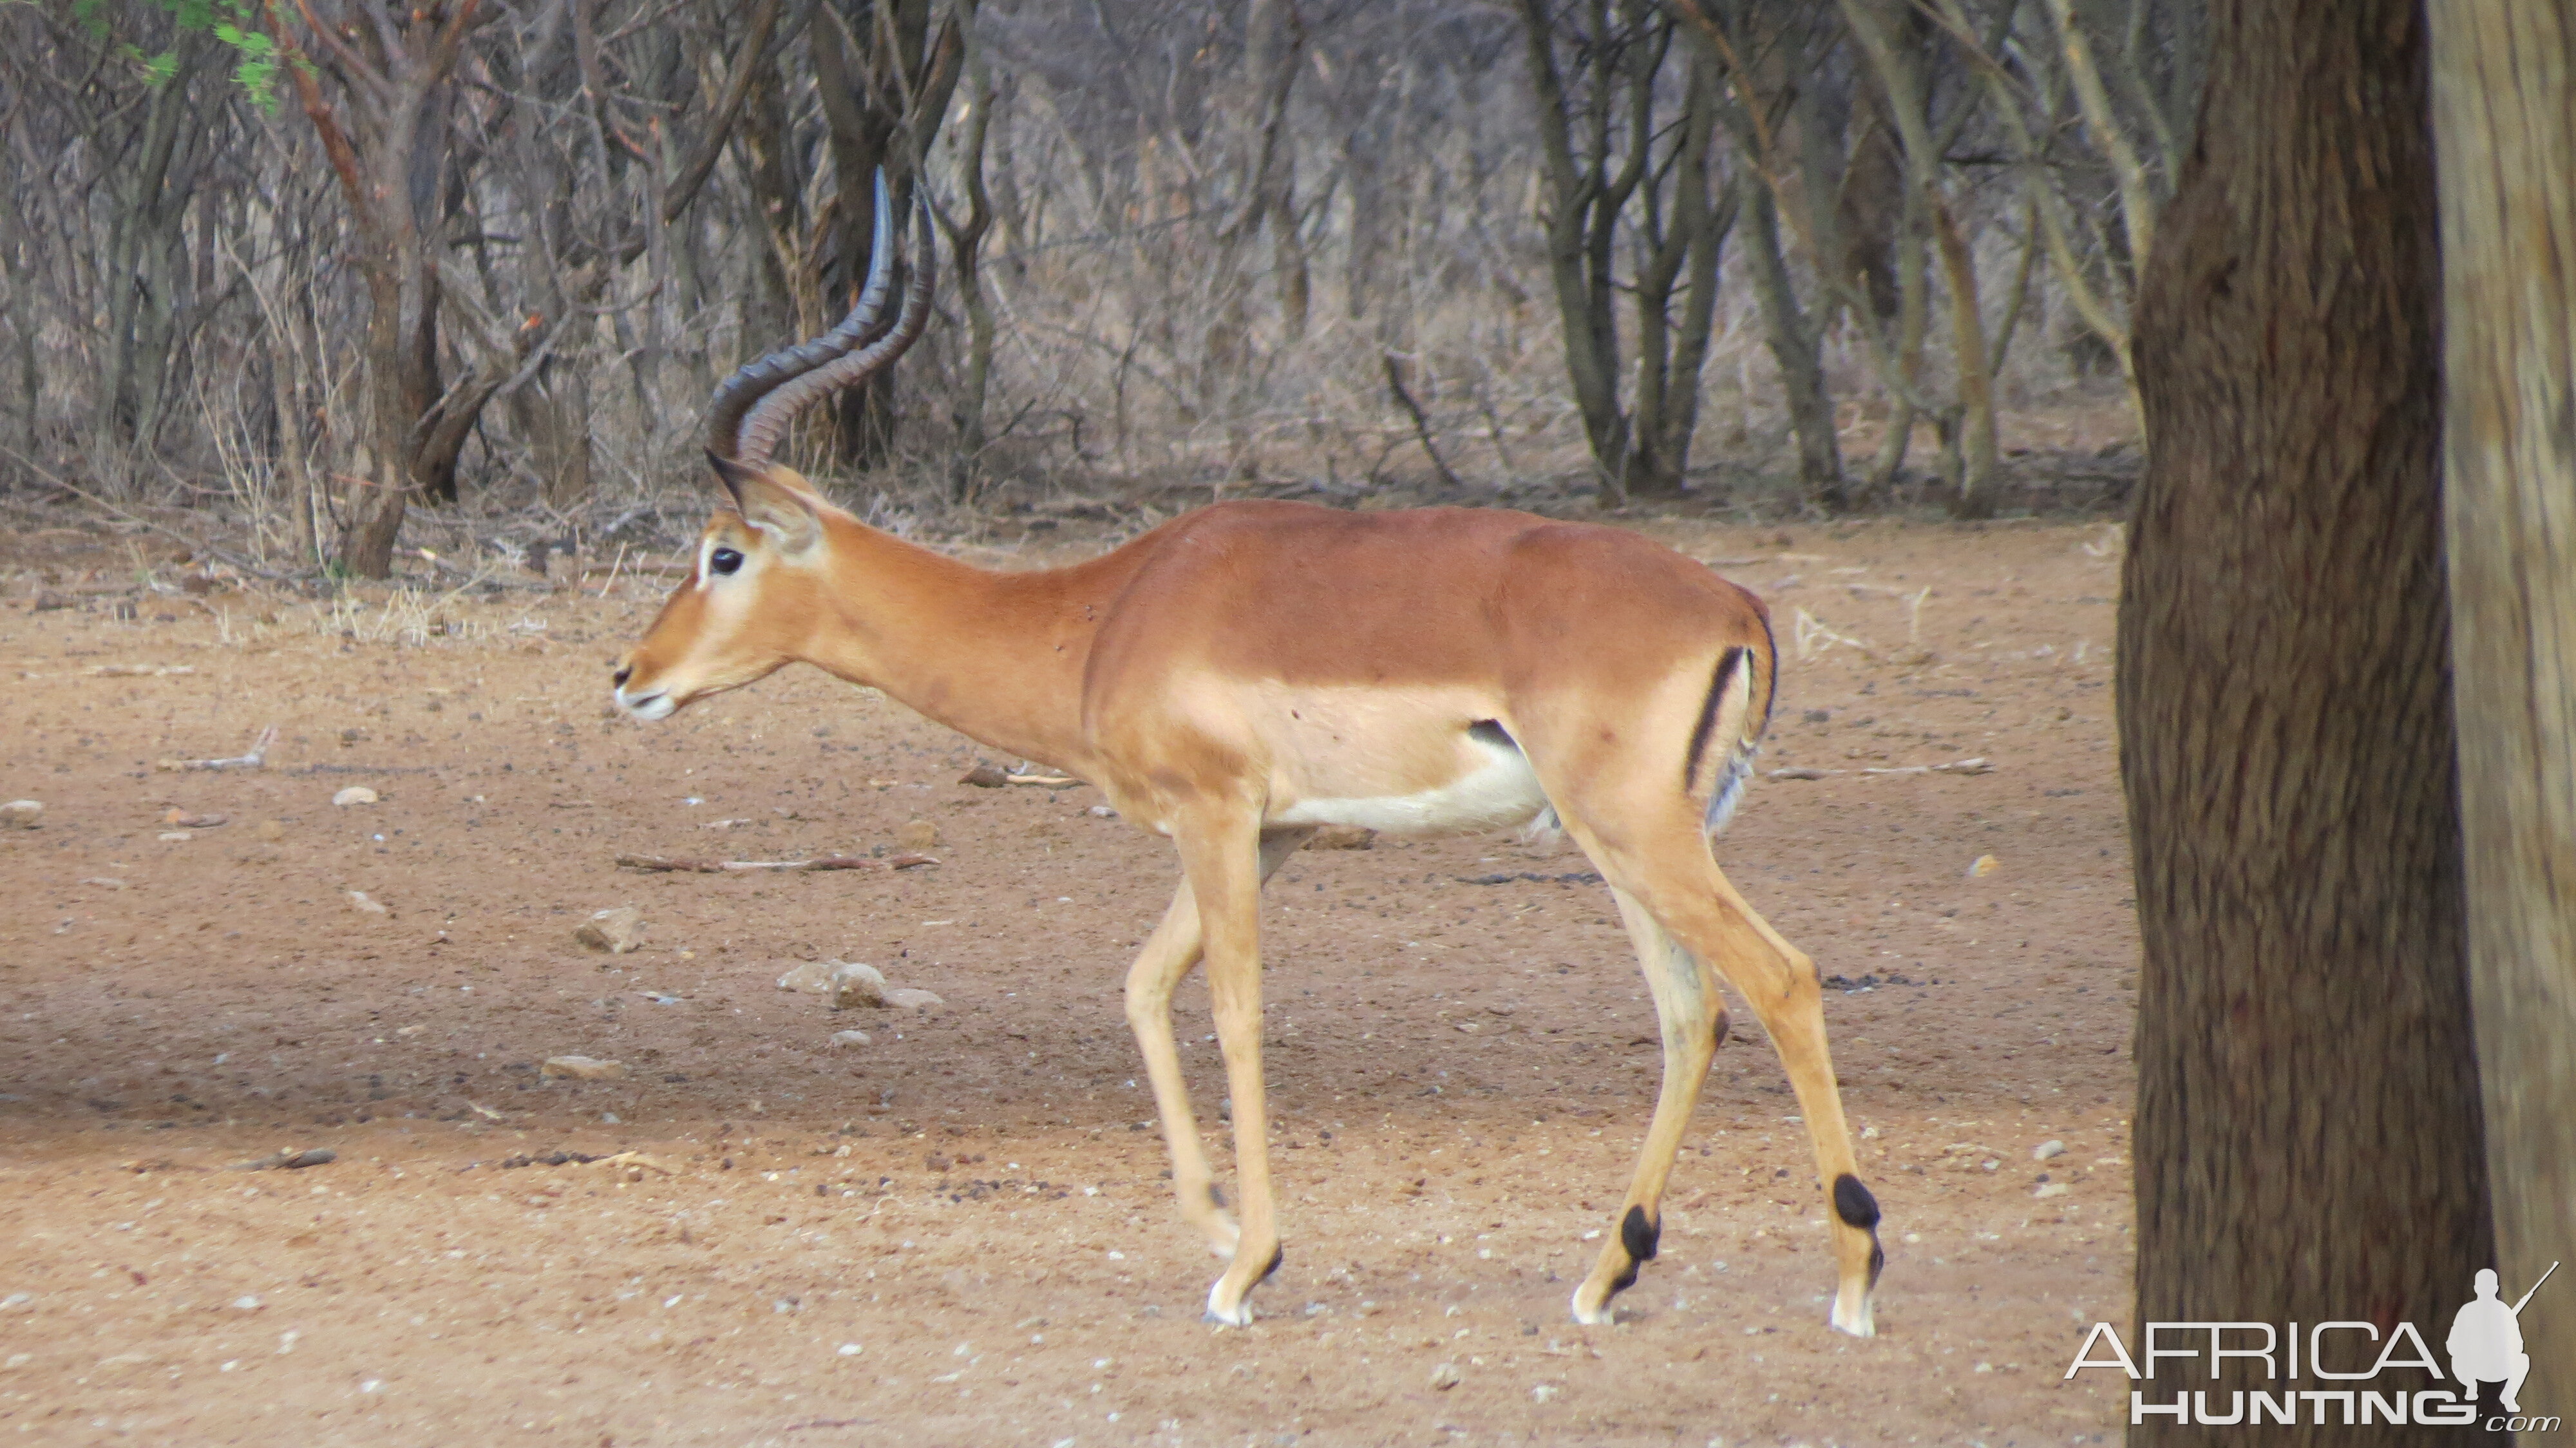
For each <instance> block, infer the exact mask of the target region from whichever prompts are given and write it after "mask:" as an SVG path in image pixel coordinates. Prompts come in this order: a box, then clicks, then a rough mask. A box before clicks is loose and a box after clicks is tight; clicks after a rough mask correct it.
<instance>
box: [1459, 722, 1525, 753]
mask: <svg viewBox="0 0 2576 1448" xmlns="http://www.w3.org/2000/svg"><path fill="white" fill-rule="evenodd" d="M1467 737H1468V738H1470V739H1473V740H1475V741H1476V742H1477V743H1479V744H1490V745H1492V746H1494V747H1495V748H1497V749H1510V750H1515V751H1516V750H1518V749H1519V748H1520V747H1521V743H1520V741H1519V740H1517V739H1514V738H1513V737H1512V731H1510V730H1508V729H1506V728H1504V727H1503V725H1502V721H1500V720H1498V719H1479V720H1477V721H1476V722H1475V723H1473V724H1470V725H1468V726H1467Z"/></svg>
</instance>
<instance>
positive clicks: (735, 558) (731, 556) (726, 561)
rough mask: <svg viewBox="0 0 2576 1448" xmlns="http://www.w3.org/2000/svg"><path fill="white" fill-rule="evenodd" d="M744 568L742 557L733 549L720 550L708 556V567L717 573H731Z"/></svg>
mask: <svg viewBox="0 0 2576 1448" xmlns="http://www.w3.org/2000/svg"><path fill="white" fill-rule="evenodd" d="M741 566H742V555H741V554H740V553H737V552H735V551H734V550H733V549H731V548H719V549H717V550H716V551H715V552H713V553H710V554H708V555H707V567H709V568H710V569H713V570H714V571H716V572H717V573H731V572H733V571H734V570H735V569H737V568H740V567H741Z"/></svg>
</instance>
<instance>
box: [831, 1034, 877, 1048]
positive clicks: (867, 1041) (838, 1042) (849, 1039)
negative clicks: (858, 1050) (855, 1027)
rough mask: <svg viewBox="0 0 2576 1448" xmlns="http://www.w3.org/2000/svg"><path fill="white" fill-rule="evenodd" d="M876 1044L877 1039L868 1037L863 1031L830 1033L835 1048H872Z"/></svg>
mask: <svg viewBox="0 0 2576 1448" xmlns="http://www.w3.org/2000/svg"><path fill="white" fill-rule="evenodd" d="M876 1043H877V1038H876V1037H874V1036H871V1035H869V1034H868V1033H867V1032H865V1031H834V1032H833V1033H832V1044H833V1045H835V1046H873V1045H875V1044H876Z"/></svg>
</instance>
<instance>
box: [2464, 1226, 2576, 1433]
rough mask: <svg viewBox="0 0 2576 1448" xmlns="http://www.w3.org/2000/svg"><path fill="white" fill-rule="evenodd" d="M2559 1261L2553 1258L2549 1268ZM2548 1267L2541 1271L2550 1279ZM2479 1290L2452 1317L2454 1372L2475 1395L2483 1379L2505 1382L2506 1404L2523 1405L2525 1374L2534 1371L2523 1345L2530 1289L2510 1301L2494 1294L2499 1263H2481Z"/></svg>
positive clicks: (2534, 1287) (2511, 1408)
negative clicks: (2509, 1304)
mask: <svg viewBox="0 0 2576 1448" xmlns="http://www.w3.org/2000/svg"><path fill="white" fill-rule="evenodd" d="M2557 1270H2558V1264H2557V1263H2555V1262H2552V1263H2550V1264H2549V1272H2555V1271H2557ZM2549 1272H2543V1273H2541V1274H2540V1282H2546V1281H2548V1280H2549ZM2540 1282H2534V1283H2533V1284H2531V1292H2538V1291H2539V1290H2540ZM2477 1290H2478V1295H2477V1298H2476V1299H2475V1300H2474V1301H2472V1302H2470V1303H2469V1304H2468V1305H2467V1306H2465V1307H2462V1308H2461V1309H2460V1312H2459V1315H2458V1316H2457V1317H2454V1318H2452V1319H2451V1337H2450V1340H2449V1342H2447V1343H2446V1344H2445V1346H2447V1347H2449V1348H2450V1350H2451V1376H2453V1377H2455V1378H2458V1379H2459V1380H2460V1386H2461V1387H2462V1388H2464V1389H2466V1390H2467V1391H2468V1392H2469V1393H2471V1394H2472V1395H2474V1394H2475V1393H2476V1392H2477V1390H2478V1384H2480V1383H2502V1384H2504V1397H2503V1398H2502V1400H2501V1401H2502V1402H2503V1403H2504V1410H2505V1411H2506V1412H2508V1413H2519V1412H2521V1411H2522V1403H2521V1402H2520V1401H2519V1399H2520V1397H2521V1394H2522V1380H2523V1379H2524V1378H2527V1377H2530V1376H2531V1354H2529V1353H2527V1352H2524V1351H2523V1350H2522V1322H2521V1317H2522V1308H2523V1304H2524V1303H2527V1302H2529V1301H2531V1292H2526V1293H2524V1294H2522V1298H2521V1300H2520V1301H2517V1302H2516V1303H2514V1304H2513V1305H2512V1306H2511V1307H2507V1306H2505V1305H2504V1303H2503V1302H2501V1301H2499V1300H2498V1299H2497V1297H2496V1275H2495V1269H2493V1268H2491V1267H2481V1268H2479V1269H2478V1283H2477Z"/></svg>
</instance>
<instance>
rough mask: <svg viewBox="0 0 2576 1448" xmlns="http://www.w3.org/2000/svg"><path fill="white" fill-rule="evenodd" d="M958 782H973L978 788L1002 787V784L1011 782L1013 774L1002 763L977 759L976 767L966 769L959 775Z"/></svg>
mask: <svg viewBox="0 0 2576 1448" xmlns="http://www.w3.org/2000/svg"><path fill="white" fill-rule="evenodd" d="M957 782H958V783H959V784H971V785H973V786H975V787H976V788H977V789H1000V788H1001V787H1002V786H1004V785H1006V784H1009V783H1010V782H1011V776H1010V772H1009V771H1008V770H1005V769H1003V768H1002V767H1001V766H1000V765H998V764H987V763H985V762H984V761H983V760H980V759H979V760H977V761H975V767H974V768H973V769H970V770H968V771H966V772H965V773H964V774H963V775H960V776H959V777H958V780H957Z"/></svg>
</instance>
